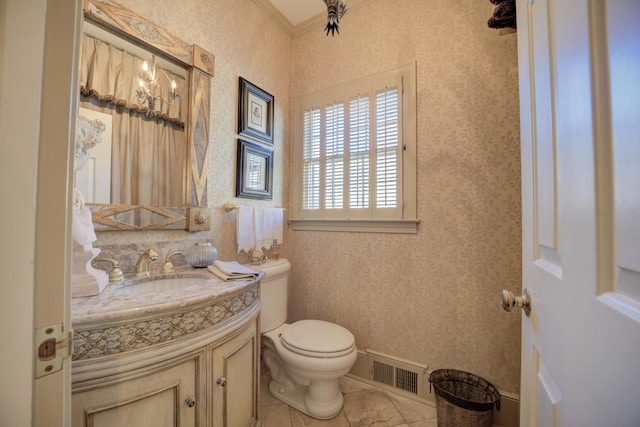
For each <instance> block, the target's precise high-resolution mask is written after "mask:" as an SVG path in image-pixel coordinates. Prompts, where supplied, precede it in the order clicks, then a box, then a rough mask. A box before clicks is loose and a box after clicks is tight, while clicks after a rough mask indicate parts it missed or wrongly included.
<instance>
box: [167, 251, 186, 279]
mask: <svg viewBox="0 0 640 427" xmlns="http://www.w3.org/2000/svg"><path fill="white" fill-rule="evenodd" d="M174 255H182V256H184V254H183V253H182V252H180V251H173V252H169V253H168V254H167V256H166V257H165V258H164V264H162V272H163V273H164V274H172V273H174V272H175V270H174V268H173V263H171V257H172V256H174Z"/></svg>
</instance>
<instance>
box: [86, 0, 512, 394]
mask: <svg viewBox="0 0 640 427" xmlns="http://www.w3.org/2000/svg"><path fill="white" fill-rule="evenodd" d="M122 3H123V4H124V5H125V6H126V7H129V8H131V9H133V10H135V11H136V12H138V13H140V14H142V15H143V16H146V17H147V18H149V19H150V20H152V21H154V22H156V23H158V24H160V25H162V26H164V27H165V28H167V29H168V30H169V31H171V32H174V33H176V34H178V35H180V36H181V37H183V38H184V39H186V40H188V41H190V42H193V43H197V44H199V45H201V46H203V47H204V48H205V49H207V50H209V51H211V52H213V53H214V54H215V56H216V75H215V77H214V79H213V88H212V91H213V93H212V98H213V101H212V113H211V115H212V117H211V126H212V129H213V131H212V137H211V144H212V148H213V150H212V153H213V154H212V156H211V158H210V159H209V163H210V164H209V166H210V171H211V172H210V175H209V180H208V185H209V193H208V198H209V204H210V206H209V207H210V208H211V211H212V230H211V231H210V232H200V233H187V232H181V231H149V232H145V234H144V235H142V233H140V232H138V233H131V232H104V233H99V237H98V242H96V244H95V246H96V247H100V248H102V250H103V255H117V256H120V257H121V262H122V263H123V264H124V265H125V266H126V265H128V266H131V263H135V257H136V251H138V250H141V249H142V248H143V247H145V246H150V245H154V246H155V247H156V249H157V250H158V251H159V253H160V254H161V256H163V254H165V253H166V252H167V251H168V250H169V249H174V250H175V249H184V248H186V247H187V246H189V245H190V244H191V243H192V242H195V241H202V240H208V239H210V240H212V241H213V242H214V244H215V245H216V246H217V247H218V250H219V253H220V257H221V258H223V259H226V260H230V259H238V260H240V261H243V255H242V254H241V255H239V256H238V255H237V254H236V250H235V249H236V238H235V219H236V213H235V212H232V213H230V214H228V213H226V212H225V211H224V210H223V209H222V205H223V204H224V203H225V202H227V201H233V202H236V203H241V204H253V205H260V206H283V207H289V200H290V193H289V192H290V188H289V185H288V183H289V182H290V181H291V176H290V167H291V162H290V155H291V143H292V141H291V129H292V122H291V111H292V109H291V104H292V102H293V99H295V97H297V96H299V95H302V94H305V93H309V92H313V91H315V90H318V89H322V88H327V87H331V86H333V85H335V84H338V83H341V82H345V81H349V80H353V79H357V78H359V77H362V76H366V75H368V74H372V73H375V72H380V71H386V70H390V69H393V68H397V67H398V66H401V65H406V64H408V63H410V62H412V61H416V62H417V71H418V73H417V76H418V82H417V83H418V124H417V126H418V152H417V156H418V159H417V160H418V217H419V218H420V219H421V221H422V222H421V225H420V229H419V232H418V233H417V234H415V235H395V234H357V233H356V234H352V233H333V232H302V231H298V232H289V231H288V230H285V238H284V246H283V248H282V256H285V257H287V258H289V259H290V260H291V263H292V265H293V267H292V272H291V277H290V280H291V283H290V301H289V302H290V308H289V320H290V321H295V320H299V319H302V318H317V319H324V320H329V321H334V322H336V323H339V324H341V325H343V326H345V327H346V328H348V329H350V330H351V331H352V332H353V334H354V335H355V337H356V344H357V346H358V348H360V349H363V350H364V349H372V350H376V351H378V352H382V353H386V354H389V355H391V356H394V357H398V358H403V359H408V360H411V361H414V362H418V363H423V364H428V365H429V368H430V369H438V368H444V367H448V368H455V369H463V370H468V371H471V372H474V373H476V374H478V375H481V376H483V377H485V378H486V379H488V380H489V381H491V382H492V383H494V385H496V386H497V387H499V388H500V389H501V390H503V391H508V392H513V393H518V391H519V376H520V315H519V314H517V315H513V314H510V313H506V312H504V311H502V309H501V308H500V304H499V298H500V291H501V290H502V289H503V288H510V289H512V290H513V291H514V292H519V291H520V282H521V259H520V253H521V248H520V245H521V239H520V164H519V159H520V157H519V150H520V146H519V127H518V122H519V116H518V87H517V57H516V34H515V33H504V32H502V31H499V30H492V29H489V28H488V27H487V25H486V21H487V19H488V18H489V17H490V16H491V13H492V8H493V5H492V4H491V3H490V2H489V0H486V1H482V0H460V1H455V2H452V1H445V0H394V1H392V2H391V1H385V0H376V1H373V2H371V3H370V4H369V5H368V6H366V7H363V8H359V9H356V10H353V11H350V12H349V13H348V14H347V15H346V16H345V17H344V18H343V21H342V22H341V27H340V35H336V36H335V37H333V38H332V37H326V36H325V34H324V32H323V31H322V28H319V29H318V31H310V32H308V33H305V34H303V35H301V36H299V37H297V38H295V39H293V40H292V39H291V38H290V37H289V36H288V35H287V34H286V33H285V32H284V31H283V30H281V29H280V27H278V26H277V25H276V24H274V23H273V22H272V21H271V19H270V18H268V17H267V16H266V15H265V14H264V12H262V10H261V9H260V8H259V7H257V6H256V5H255V3H254V2H253V1H252V0H237V1H231V2H227V1H223V0H210V1H208V2H201V1H197V0H185V1H183V2H180V3H178V2H175V1H173V0H122ZM238 76H242V77H244V78H246V79H248V80H249V81H251V82H252V83H254V84H256V85H258V86H259V87H261V88H263V89H265V90H266V91H268V92H270V93H271V94H273V95H274V96H275V107H276V111H275V149H276V155H275V176H274V199H273V201H271V202H265V201H250V200H247V199H244V200H240V201H238V200H235V199H234V194H235V192H234V186H235V181H234V180H235V135H236V120H237V113H236V110H237V107H236V106H237V84H238V83H237V79H238ZM142 236H143V237H142ZM141 237H142V238H141ZM141 242H144V243H141ZM244 259H245V260H246V257H244ZM156 264H157V265H154V266H152V268H158V269H159V268H160V264H161V263H156ZM125 268H126V267H125Z"/></svg>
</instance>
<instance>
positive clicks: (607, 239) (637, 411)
mask: <svg viewBox="0 0 640 427" xmlns="http://www.w3.org/2000/svg"><path fill="white" fill-rule="evenodd" d="M517 7H518V12H517V13H518V55H519V70H520V79H521V80H520V81H521V83H520V101H521V124H522V128H521V136H522V141H521V144H522V183H523V188H522V191H523V288H527V289H528V290H529V291H530V292H531V297H532V302H531V311H530V315H529V316H526V315H524V314H523V317H522V319H523V322H522V382H521V419H520V425H521V427H528V426H531V427H533V426H539V427H547V426H549V427H551V426H563V427H574V426H576V427H577V426H579V427H589V426H593V427H606V426H612V427H625V426H629V427H632V426H633V427H638V426H640V392H639V391H638V389H639V388H640V24H639V23H640V1H638V0H615V1H614V0H529V1H527V0H518V3H517Z"/></svg>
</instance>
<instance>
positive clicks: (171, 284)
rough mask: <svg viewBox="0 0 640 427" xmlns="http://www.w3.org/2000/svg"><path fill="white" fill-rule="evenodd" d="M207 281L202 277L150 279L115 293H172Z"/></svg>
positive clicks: (124, 287)
mask: <svg viewBox="0 0 640 427" xmlns="http://www.w3.org/2000/svg"><path fill="white" fill-rule="evenodd" d="M206 280H207V279H205V278H202V277H168V278H164V279H149V280H146V281H143V282H138V283H132V284H130V285H127V286H123V287H122V288H120V289H117V290H115V291H114V292H116V293H119V294H130V295H140V294H150V293H158V292H163V291H172V290H175V289H182V288H185V287H187V286H189V285H197V284H199V283H202V282H205V281H206Z"/></svg>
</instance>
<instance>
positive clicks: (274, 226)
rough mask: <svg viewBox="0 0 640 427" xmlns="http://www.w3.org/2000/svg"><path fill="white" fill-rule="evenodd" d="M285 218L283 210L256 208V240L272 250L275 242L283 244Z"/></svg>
mask: <svg viewBox="0 0 640 427" xmlns="http://www.w3.org/2000/svg"><path fill="white" fill-rule="evenodd" d="M283 216H284V215H283V209H282V208H255V210H254V226H255V239H256V242H257V243H259V244H260V246H264V247H265V248H267V249H270V248H271V244H272V243H273V240H276V241H277V243H278V244H282V223H283Z"/></svg>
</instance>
